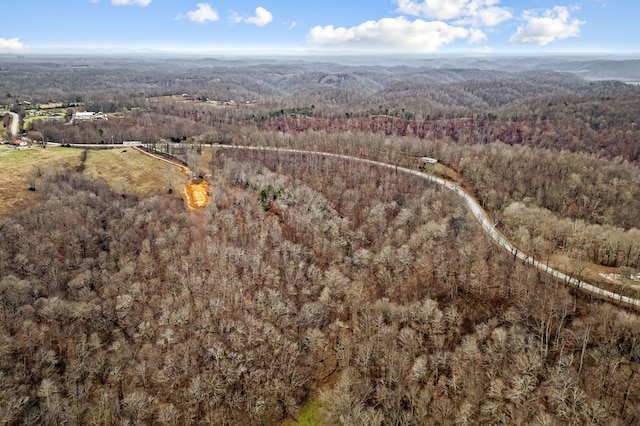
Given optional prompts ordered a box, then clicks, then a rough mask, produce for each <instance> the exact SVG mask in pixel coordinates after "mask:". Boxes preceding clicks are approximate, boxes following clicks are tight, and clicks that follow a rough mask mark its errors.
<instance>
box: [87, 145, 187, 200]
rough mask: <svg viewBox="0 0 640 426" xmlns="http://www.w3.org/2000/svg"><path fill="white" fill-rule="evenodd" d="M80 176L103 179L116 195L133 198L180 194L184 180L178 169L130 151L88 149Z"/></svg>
mask: <svg viewBox="0 0 640 426" xmlns="http://www.w3.org/2000/svg"><path fill="white" fill-rule="evenodd" d="M84 174H85V175H86V176H88V177H90V178H91V179H103V180H104V181H105V182H107V184H108V185H109V186H110V187H111V189H113V190H114V191H116V192H120V193H123V194H135V195H145V194H151V193H166V192H167V191H168V190H169V189H171V190H173V191H180V189H181V187H182V185H183V184H184V183H185V181H186V176H185V175H184V174H183V173H182V171H181V169H180V167H178V166H175V165H173V164H170V163H168V162H165V161H160V160H158V159H156V158H153V157H150V156H148V155H145V154H144V153H142V152H141V151H139V150H137V149H134V148H125V149H107V150H90V151H89V152H88V155H87V160H86V163H85V170H84Z"/></svg>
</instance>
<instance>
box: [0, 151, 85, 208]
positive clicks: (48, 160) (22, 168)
mask: <svg viewBox="0 0 640 426" xmlns="http://www.w3.org/2000/svg"><path fill="white" fill-rule="evenodd" d="M80 154H81V152H80V151H77V150H70V149H66V148H53V147H52V148H46V149H42V148H30V149H19V150H15V149H13V148H11V147H8V146H0V170H2V173H0V215H5V214H9V213H12V212H14V211H16V210H19V209H21V208H24V207H27V206H28V205H30V204H31V203H34V202H36V201H37V200H38V199H39V196H40V195H39V193H38V192H37V191H29V177H30V175H31V174H32V173H37V169H38V168H39V169H40V172H41V173H44V172H46V170H47V169H48V168H52V167H55V166H56V165H60V166H62V167H67V168H75V167H78V166H79V165H80ZM37 188H38V187H37V185H36V189H37Z"/></svg>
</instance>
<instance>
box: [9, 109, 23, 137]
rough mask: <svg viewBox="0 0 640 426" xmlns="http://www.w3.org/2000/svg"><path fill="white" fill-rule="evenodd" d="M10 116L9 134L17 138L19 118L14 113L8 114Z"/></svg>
mask: <svg viewBox="0 0 640 426" xmlns="http://www.w3.org/2000/svg"><path fill="white" fill-rule="evenodd" d="M9 114H11V134H12V135H13V136H18V125H19V124H20V116H19V115H18V114H16V113H15V112H10V113H9Z"/></svg>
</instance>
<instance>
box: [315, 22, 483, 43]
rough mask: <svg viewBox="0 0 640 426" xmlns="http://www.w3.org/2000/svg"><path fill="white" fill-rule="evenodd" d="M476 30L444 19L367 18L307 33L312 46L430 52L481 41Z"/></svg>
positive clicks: (317, 28) (480, 34)
mask: <svg viewBox="0 0 640 426" xmlns="http://www.w3.org/2000/svg"><path fill="white" fill-rule="evenodd" d="M484 38H485V37H484V34H483V33H482V31H479V30H473V31H472V30H469V29H467V28H464V27H459V26H452V25H449V24H447V23H445V22H441V21H433V22H427V21H424V20H422V19H416V20H414V21H409V20H407V19H406V18H405V17H402V16H400V17H397V18H384V19H381V20H379V21H367V22H364V23H362V24H360V25H358V26H355V27H351V28H344V27H338V28H334V27H333V25H328V26H325V27H322V26H316V27H314V28H312V29H311V31H310V32H309V34H308V35H307V43H308V44H309V45H310V46H312V47H319V48H331V49H347V50H350V49H353V50H375V51H377V52H400V51H402V52H433V51H435V50H437V49H438V48H440V47H441V46H443V45H446V44H449V43H453V42H454V41H455V40H464V39H467V40H468V41H470V42H477V41H480V40H484Z"/></svg>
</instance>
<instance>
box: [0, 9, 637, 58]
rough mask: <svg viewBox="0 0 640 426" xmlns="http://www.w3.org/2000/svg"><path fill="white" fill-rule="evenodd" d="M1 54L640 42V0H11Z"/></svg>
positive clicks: (460, 49)
mask: <svg viewBox="0 0 640 426" xmlns="http://www.w3.org/2000/svg"><path fill="white" fill-rule="evenodd" d="M2 3H3V5H2V11H3V16H4V17H5V19H4V22H5V23H4V24H3V25H2V26H0V54H2V53H4V54H6V53H14V54H29V53H34V54H36V53H73V52H79V53H80V52H82V53H86V51H87V50H89V51H93V52H96V53H100V52H101V51H114V50H126V51H147V50H152V51H158V52H175V53H187V54H211V53H227V54H232V55H233V54H243V53H246V54H265V55H268V54H292V55H295V54H317V53H320V54H339V53H343V54H344V53H346V54H351V53H353V54H355V53H363V54H385V53H403V54H420V55H425V54H438V53H442V54H450V53H454V54H475V53H477V54H491V53H496V54H501V53H516V54H547V53H550V54H551V53H580V54H582V53H594V54H607V53H611V54H627V53H640V30H639V28H638V19H639V18H638V17H640V0H577V1H572V0H571V1H570V0H553V1H548V0H295V1H293V0H256V1H253V0H196V1H190V0H3V2H2Z"/></svg>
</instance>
